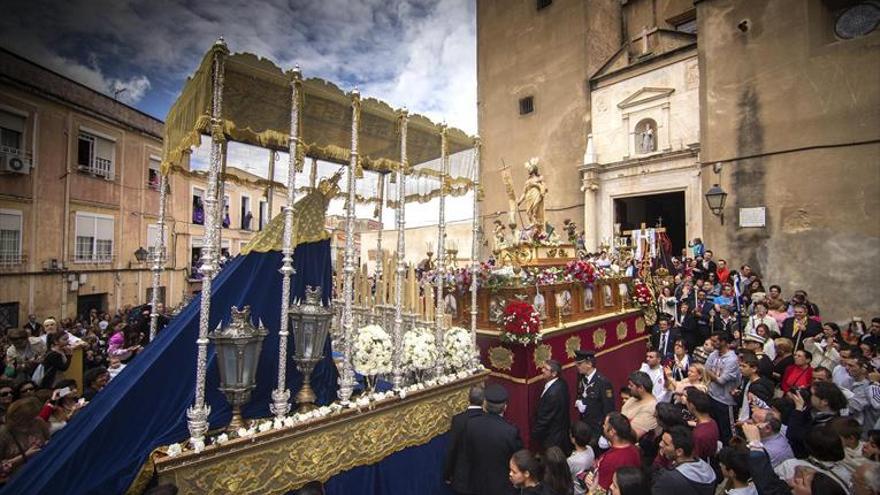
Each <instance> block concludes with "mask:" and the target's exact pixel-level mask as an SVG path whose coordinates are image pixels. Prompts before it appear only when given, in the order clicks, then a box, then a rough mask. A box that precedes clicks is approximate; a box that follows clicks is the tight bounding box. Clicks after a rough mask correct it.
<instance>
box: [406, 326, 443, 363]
mask: <svg viewBox="0 0 880 495" xmlns="http://www.w3.org/2000/svg"><path fill="white" fill-rule="evenodd" d="M436 362H437V344H436V343H435V342H434V335H433V333H432V332H431V330H430V329H428V328H424V327H420V328H414V329H412V330H410V331H409V332H406V335H404V336H403V366H404V367H405V368H406V369H408V370H410V371H422V370H426V369H429V368H431V367H433V366H434V364H436Z"/></svg>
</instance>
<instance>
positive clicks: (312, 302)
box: [287, 286, 333, 412]
mask: <svg viewBox="0 0 880 495" xmlns="http://www.w3.org/2000/svg"><path fill="white" fill-rule="evenodd" d="M287 315H288V317H289V318H290V328H291V329H293V344H294V353H293V361H294V363H296V367H297V369H299V371H300V373H302V374H303V383H302V388H300V389H299V392H298V393H297V394H296V402H297V403H298V404H299V412H308V411H310V410H312V409H314V408H315V399H316V397H315V392H314V391H313V390H312V385H311V377H312V371H313V370H314V369H315V365H317V364H318V362H319V361H321V359H323V357H324V342H326V340H327V333H328V332H329V331H330V322H331V320H332V318H333V311H332V310H331V309H330V308H328V307H325V306H323V305H322V304H321V287H320V286H319V287H314V288H313V287H311V286H306V300H305V303H303V302H299V303H297V304H294V305H293V306H291V307H290V309H289V310H288V311H287Z"/></svg>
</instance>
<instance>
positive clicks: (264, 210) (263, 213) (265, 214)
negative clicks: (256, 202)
mask: <svg viewBox="0 0 880 495" xmlns="http://www.w3.org/2000/svg"><path fill="white" fill-rule="evenodd" d="M268 222H269V203H268V202H267V201H260V230H263V227H265V226H266V223H268Z"/></svg>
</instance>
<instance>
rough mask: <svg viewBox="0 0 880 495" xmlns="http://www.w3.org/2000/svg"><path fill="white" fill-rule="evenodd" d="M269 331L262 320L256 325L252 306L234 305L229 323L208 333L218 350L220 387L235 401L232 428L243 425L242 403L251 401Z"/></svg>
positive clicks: (229, 428) (230, 424) (230, 427)
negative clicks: (238, 306)
mask: <svg viewBox="0 0 880 495" xmlns="http://www.w3.org/2000/svg"><path fill="white" fill-rule="evenodd" d="M268 334H269V332H268V331H266V327H264V326H263V323H262V322H260V326H259V327H254V324H253V323H252V322H251V307H250V306H245V307H244V308H242V310H241V311H239V310H238V308H236V307H235V306H233V307H232V321H231V322H230V323H229V325H227V326H226V327H223V328H217V330H215V331H214V332H213V333H211V334H210V335H208V338H209V339H210V340H211V341H212V342H214V349H215V350H216V351H217V365H218V366H219V367H220V386H219V387H218V388H219V389H220V391H221V392H223V394H224V395H226V399H227V400H228V401H229V403H230V404H232V421H230V423H229V427H228V430H229V431H235V430H237V429H239V428H241V427H242V425H243V424H244V422H243V421H242V419H241V406H242V405H243V404H245V403H247V402H248V401H249V400H250V398H251V391H252V390H253V389H254V387H255V386H256V381H257V365H258V364H259V362H260V350H261V348H262V347H263V339H264V338H265V337H266V335H268Z"/></svg>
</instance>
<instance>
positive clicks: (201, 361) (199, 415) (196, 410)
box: [186, 38, 229, 444]
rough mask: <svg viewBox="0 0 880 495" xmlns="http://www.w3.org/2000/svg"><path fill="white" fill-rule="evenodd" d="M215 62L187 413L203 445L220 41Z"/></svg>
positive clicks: (193, 437) (219, 134)
mask: <svg viewBox="0 0 880 495" xmlns="http://www.w3.org/2000/svg"><path fill="white" fill-rule="evenodd" d="M214 49H215V51H214V63H213V67H212V72H213V74H212V78H211V81H212V83H211V85H212V92H213V94H212V98H211V163H210V164H209V166H208V191H207V198H206V199H205V210H206V211H205V213H206V214H205V237H206V238H205V243H204V246H203V247H202V266H201V267H200V268H199V272H201V274H202V294H201V296H202V299H201V307H200V309H199V338H198V339H197V340H196V346H197V348H198V354H197V357H196V390H195V396H196V397H195V403H194V404H193V405H192V406H191V407H190V408H189V409H187V411H186V417H187V426H188V427H189V435H190V442H191V443H193V444H195V443H201V442H204V438H205V432H207V431H208V415H209V414H210V413H211V407H210V406H208V405H207V404H205V373H206V371H207V369H206V368H207V362H208V330H209V327H208V325H209V322H208V318H209V317H210V315H211V283H212V281H213V276H214V273H215V272H216V271H217V266H216V265H215V256H214V252H213V251H214V247H215V241H216V239H217V230H219V225H218V224H217V214H216V211H215V208H217V207H218V205H217V192H218V189H219V187H218V186H219V184H218V182H219V177H220V165H221V162H222V160H223V157H222V154H223V153H222V148H223V143H224V142H225V141H226V137H225V136H224V135H223V126H222V122H221V118H222V115H223V113H222V110H223V74H224V69H223V65H224V59H225V57H226V55H227V54H228V53H229V49H228V48H227V47H226V42H225V41H223V38H220V39H218V40H217V42H216V43H214Z"/></svg>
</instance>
